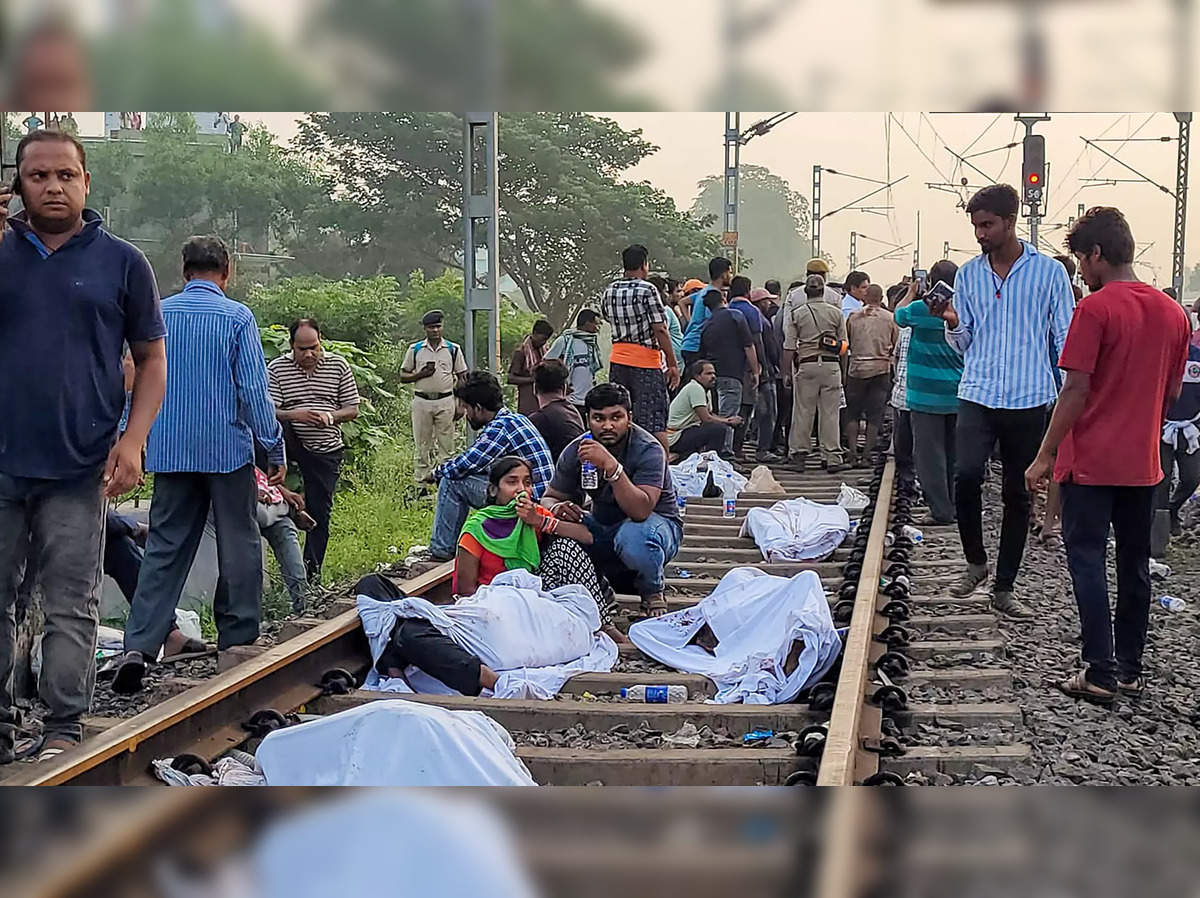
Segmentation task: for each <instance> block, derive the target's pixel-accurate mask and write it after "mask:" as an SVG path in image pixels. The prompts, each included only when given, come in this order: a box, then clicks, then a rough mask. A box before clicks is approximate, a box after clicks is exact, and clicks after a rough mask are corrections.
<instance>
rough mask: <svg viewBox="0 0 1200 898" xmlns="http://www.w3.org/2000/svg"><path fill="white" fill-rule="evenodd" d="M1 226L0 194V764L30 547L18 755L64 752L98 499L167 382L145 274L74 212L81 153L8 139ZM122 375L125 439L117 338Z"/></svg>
mask: <svg viewBox="0 0 1200 898" xmlns="http://www.w3.org/2000/svg"><path fill="white" fill-rule="evenodd" d="M16 161H17V181H16V193H17V195H18V196H20V198H21V200H22V202H23V204H24V206H25V210H24V211H23V212H21V213H20V214H19V215H17V216H15V217H13V218H12V219H11V220H8V214H7V207H8V202H9V200H10V199H11V197H10V196H9V195H8V194H0V209H2V210H3V211H2V212H0V228H2V227H3V225H4V223H5V221H6V220H7V223H8V225H9V228H8V230H0V763H3V762H7V761H11V760H12V759H13V737H14V728H15V727H14V724H15V717H14V714H13V710H12V696H11V693H10V689H11V687H10V685H9V684H10V682H11V675H12V671H13V664H14V641H15V633H14V623H13V604H14V602H15V600H16V583H17V580H18V579H19V578H18V574H19V573H20V567H21V564H22V562H23V560H24V557H25V552H26V549H27V547H28V546H29V543H30V540H31V539H32V540H33V541H34V543H36V545H37V546H38V549H39V552H40V571H41V585H42V593H43V602H42V610H43V612H44V613H45V619H46V620H45V629H44V633H43V637H42V672H41V676H40V677H39V692H40V694H41V698H42V701H44V702H45V703H46V705H47V707H48V708H49V712H48V713H47V715H46V717H45V719H44V723H43V735H42V738H41V739H38V740H34V741H33V743H32V744H31V745H30V747H29V750H30V751H31V752H35V753H40V756H41V757H43V758H45V757H53V756H54V755H56V754H58V753H60V752H62V751H65V750H66V749H68V748H70V747H71V746H72V745H74V744H75V743H78V742H79V741H80V739H81V737H82V735H83V730H82V724H81V722H80V719H81V717H82V716H83V714H84V713H86V712H87V710H88V706H89V704H90V703H91V698H92V688H93V685H94V682H95V669H96V668H95V659H94V657H93V652H94V651H95V647H96V626H97V624H98V622H99V619H98V597H99V589H98V584H99V582H100V557H101V556H100V546H101V538H100V534H101V531H102V528H103V526H104V512H105V502H106V500H107V499H113V498H116V497H118V496H120V495H121V494H123V493H125V492H127V491H128V490H129V489H131V488H132V487H134V486H135V485H136V484H137V483H138V482H139V481H140V480H141V477H142V449H143V447H144V446H145V444H146V437H147V435H148V433H149V432H150V425H151V424H152V423H153V422H154V416H155V415H156V414H157V413H158V407H159V404H160V403H161V402H162V397H163V390H164V388H165V384H166V375H167V368H166V355H165V352H164V343H163V337H164V335H165V333H166V329H165V327H164V325H163V318H162V312H161V309H160V307H159V301H158V287H157V285H156V284H155V281H154V272H153V271H152V270H151V269H150V264H149V263H148V262H147V261H146V257H145V256H143V255H142V254H141V252H139V251H138V250H137V249H136V248H135V247H133V246H132V245H130V244H128V243H126V242H125V241H123V240H120V239H118V238H117V237H114V236H113V235H112V234H110V233H109V232H108V231H106V230H104V228H103V227H102V225H101V219H100V216H99V215H98V214H97V213H95V212H94V211H92V210H91V209H85V208H84V203H85V201H86V200H87V195H88V187H89V180H90V179H89V176H88V174H87V160H86V155H85V153H84V149H83V146H82V145H81V144H80V143H79V141H78V140H76V139H75V138H74V137H72V136H70V135H68V134H65V133H63V132H61V131H35V132H33V133H32V134H28V135H26V136H25V137H24V138H23V139H22V140H21V142H20V143H19V144H18V145H17V157H16ZM125 342H128V343H129V346H130V349H131V352H132V355H133V361H134V366H135V371H136V373H135V375H134V383H133V397H132V403H131V406H130V411H129V420H128V423H127V425H126V430H125V433H124V435H122V436H121V437H120V439H118V436H117V425H118V423H119V422H120V420H121V415H122V412H123V411H124V408H125V387H124V373H123V370H122V364H121V355H122V344H123V343H125Z"/></svg>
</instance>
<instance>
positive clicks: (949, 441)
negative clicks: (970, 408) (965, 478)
mask: <svg viewBox="0 0 1200 898" xmlns="http://www.w3.org/2000/svg"><path fill="white" fill-rule="evenodd" d="M910 414H911V415H912V441H913V453H914V455H915V457H916V458H915V461H916V466H917V477H918V478H919V479H920V481H921V491H922V492H923V493H924V494H925V504H926V505H928V506H929V513H930V515H932V516H933V518H934V520H937V521H941V522H942V523H946V524H950V523H953V522H954V519H955V515H956V512H955V510H954V476H955V474H954V464H955V459H956V455H957V451H956V446H955V441H956V440H957V434H956V429H957V423H958V416H957V415H933V414H930V413H928V412H911V413H910Z"/></svg>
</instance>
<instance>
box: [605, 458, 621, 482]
mask: <svg viewBox="0 0 1200 898" xmlns="http://www.w3.org/2000/svg"><path fill="white" fill-rule="evenodd" d="M624 473H625V466H624V465H623V464H621V463H620V462H617V470H615V471H613V475H612V477H609V476H608V475H607V474H605V475H604V479H605V480H607V481H608V482H609V483H615V482H616V481H617V480H619V479H620V477H621V475H622V474H624Z"/></svg>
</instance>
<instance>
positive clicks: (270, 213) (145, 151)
mask: <svg viewBox="0 0 1200 898" xmlns="http://www.w3.org/2000/svg"><path fill="white" fill-rule="evenodd" d="M88 167H89V168H90V170H91V172H92V195H91V198H90V200H89V202H90V204H91V205H92V206H94V207H96V208H104V207H106V206H108V207H110V209H111V215H110V219H111V224H112V226H113V228H114V230H115V231H116V232H117V233H118V234H120V235H121V236H124V237H128V238H129V239H132V240H134V241H135V242H137V243H138V244H139V246H141V247H142V249H143V250H144V251H145V252H146V255H147V256H148V257H149V258H150V261H151V263H152V264H153V265H154V268H155V272H156V273H157V275H158V278H159V284H160V287H161V288H162V289H163V290H164V291H166V290H169V289H170V288H171V287H172V285H177V284H178V283H179V281H180V277H181V275H180V272H179V247H180V245H181V244H182V243H183V241H184V240H185V239H187V237H189V236H190V235H192V234H197V233H210V234H218V235H219V236H221V237H222V238H223V239H224V240H225V241H226V242H227V243H228V244H229V245H230V247H237V245H238V244H240V243H243V242H249V243H250V244H251V247H252V249H253V250H254V251H256V252H262V253H265V252H268V251H269V250H270V249H271V248H272V246H273V245H278V244H280V243H281V242H283V241H285V240H286V241H291V240H292V239H294V236H295V233H296V232H297V230H298V229H299V228H300V227H302V223H303V222H304V221H305V220H306V218H305V217H306V215H307V210H308V208H309V207H310V206H312V205H314V204H318V205H319V204H320V203H321V200H322V196H323V195H324V194H323V187H322V184H321V182H320V180H319V179H318V177H317V175H316V174H315V173H314V172H313V171H312V170H311V168H309V166H308V165H307V164H306V163H305V162H304V161H303V160H301V159H300V158H299V157H298V156H296V155H295V154H292V153H289V152H288V151H286V150H285V149H284V148H282V147H280V146H279V145H277V144H276V143H275V142H274V139H273V138H272V137H271V135H270V133H269V132H267V131H266V130H265V129H263V128H258V127H256V128H252V129H251V131H250V132H249V133H248V134H247V136H246V140H245V142H244V143H243V145H242V151H241V152H239V153H238V154H236V155H230V154H229V153H228V152H226V151H225V148H224V143H223V142H219V141H217V142H213V141H205V140H201V139H199V138H198V135H197V133H196V122H195V119H194V118H193V117H192V116H191V115H190V114H188V113H152V114H151V115H150V119H149V121H148V123H147V127H146V130H145V143H144V144H143V145H141V146H140V147H139V148H138V149H137V150H136V151H135V150H134V149H132V148H131V147H130V145H129V144H127V143H125V142H123V141H103V142H99V143H96V144H93V145H92V146H91V149H90V152H89V154H88Z"/></svg>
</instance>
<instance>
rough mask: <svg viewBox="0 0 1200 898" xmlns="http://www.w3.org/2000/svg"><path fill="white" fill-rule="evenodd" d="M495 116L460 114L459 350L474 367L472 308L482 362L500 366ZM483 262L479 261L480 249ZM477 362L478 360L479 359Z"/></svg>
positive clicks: (493, 368) (480, 113) (491, 365)
mask: <svg viewBox="0 0 1200 898" xmlns="http://www.w3.org/2000/svg"><path fill="white" fill-rule="evenodd" d="M497 125H498V116H497V115H496V113H494V112H468V113H466V115H464V116H463V293H464V296H463V300H464V302H463V306H464V308H465V320H464V330H463V351H464V352H465V353H466V356H467V364H468V365H469V366H470V367H471V368H475V367H476V365H477V360H476V358H475V313H476V312H485V313H486V314H487V335H488V340H487V356H488V358H487V361H488V367H490V368H491V370H492V371H499V370H500V291H499V282H500V237H499V233H500V232H499V220H500V200H499V193H500V192H499V184H498V180H499V166H498V164H497V155H496V143H497V138H498V134H497ZM481 249H482V250H484V251H485V252H486V253H487V261H486V262H485V263H484V264H483V265H480V264H479V256H478V252H479V250H481ZM479 361H482V360H479Z"/></svg>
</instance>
